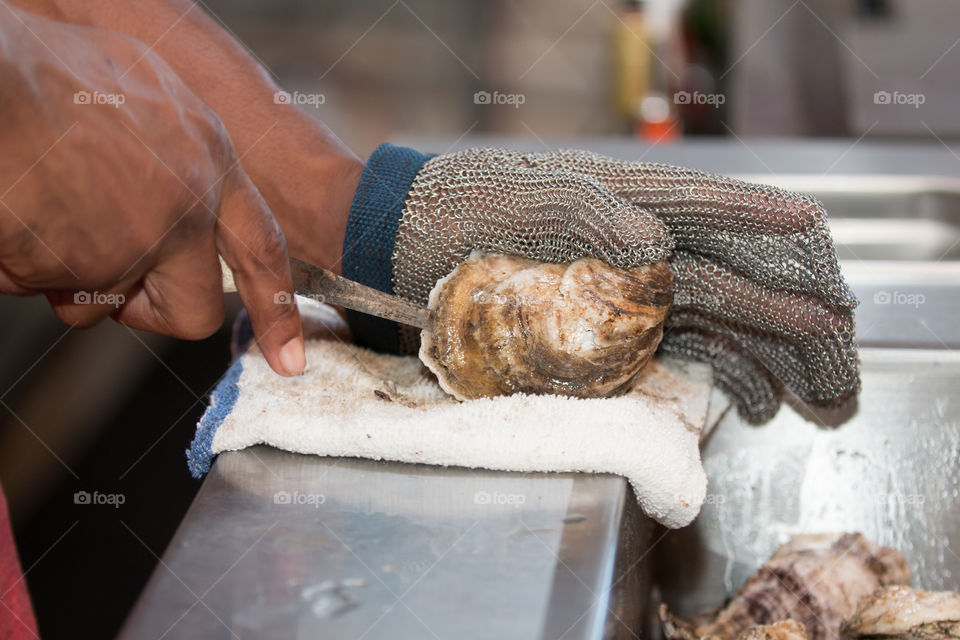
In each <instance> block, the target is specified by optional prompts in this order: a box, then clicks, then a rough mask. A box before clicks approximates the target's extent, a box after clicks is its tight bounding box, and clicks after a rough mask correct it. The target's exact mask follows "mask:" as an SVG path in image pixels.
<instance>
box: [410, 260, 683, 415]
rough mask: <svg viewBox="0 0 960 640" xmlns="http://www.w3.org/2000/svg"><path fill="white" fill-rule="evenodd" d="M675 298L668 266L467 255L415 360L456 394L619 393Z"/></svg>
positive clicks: (437, 293)
mask: <svg viewBox="0 0 960 640" xmlns="http://www.w3.org/2000/svg"><path fill="white" fill-rule="evenodd" d="M672 298H673V274H672V272H671V271H670V268H669V267H668V266H667V265H666V264H665V263H662V262H661V263H655V264H651V265H646V266H642V267H636V268H633V269H629V270H620V269H615V268H613V267H611V266H609V265H607V264H606V263H604V262H601V261H600V260H595V259H592V258H584V259H581V260H577V261H576V262H573V263H571V264H566V265H561V264H547V263H541V262H536V261H533V260H527V259H524V258H518V257H512V256H503V255H490V256H479V255H474V256H471V258H470V259H469V260H467V261H466V262H464V263H463V264H461V265H460V266H458V267H457V268H456V269H455V270H454V271H453V272H452V273H451V274H450V275H448V276H447V277H445V278H443V279H442V280H440V281H439V282H438V283H437V285H436V286H435V287H434V289H433V291H432V292H431V293H430V302H429V307H430V309H431V310H433V311H434V313H435V315H436V321H435V324H434V330H433V331H432V332H426V331H425V332H424V333H423V334H422V336H421V346H420V359H421V360H422V361H423V362H424V364H426V365H427V367H428V368H429V369H430V370H431V371H433V373H435V374H436V376H437V379H438V380H439V382H440V386H441V387H443V389H444V390H445V391H447V392H448V393H450V394H452V395H453V396H455V397H456V398H457V399H459V400H467V399H470V398H480V397H486V396H499V395H509V394H512V393H517V392H523V393H531V394H540V393H554V394H561V395H568V396H578V397H605V396H612V395H617V394H620V393H624V392H626V391H628V390H629V389H630V386H631V384H632V382H633V381H634V378H636V376H637V374H638V373H639V372H640V371H641V370H642V369H643V367H644V365H646V364H647V362H648V361H649V360H650V358H651V356H653V353H654V351H656V349H657V345H659V344H660V338H661V337H662V336H663V320H664V318H665V317H666V315H667V310H668V309H669V306H670V302H671V300H672Z"/></svg>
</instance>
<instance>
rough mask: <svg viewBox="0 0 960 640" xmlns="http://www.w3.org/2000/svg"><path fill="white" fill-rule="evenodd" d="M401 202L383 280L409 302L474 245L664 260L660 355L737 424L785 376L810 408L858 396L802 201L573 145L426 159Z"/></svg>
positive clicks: (836, 286)
mask: <svg viewBox="0 0 960 640" xmlns="http://www.w3.org/2000/svg"><path fill="white" fill-rule="evenodd" d="M369 168H370V167H369V165H368V169H369ZM375 174H376V169H374V171H373V172H372V175H375ZM361 183H362V184H363V181H361ZM401 190H402V189H401ZM402 201H403V205H402V211H401V212H400V216H399V220H397V221H396V227H395V229H396V232H395V238H394V246H393V251H392V282H391V285H392V292H393V293H395V294H397V295H400V296H402V297H404V298H407V299H409V300H412V301H415V302H418V303H421V304H423V303H425V302H426V300H427V296H428V294H429V292H430V290H431V289H432V288H433V286H434V284H435V283H436V281H437V280H438V279H440V278H441V277H443V276H445V275H446V274H448V273H449V272H450V271H452V270H453V269H454V268H455V267H456V266H457V265H458V264H459V263H460V262H462V261H463V260H464V259H465V258H466V256H467V255H468V254H469V253H470V251H471V250H473V249H480V250H484V251H491V252H498V253H506V254H515V255H522V256H524V257H528V258H533V259H537V260H544V261H550V262H570V261H573V260H576V259H578V258H582V257H585V256H592V257H595V258H599V259H601V260H604V261H606V262H608V263H610V264H612V265H615V266H618V267H624V268H626V267H631V266H636V265H639V264H645V263H649V262H652V261H656V260H664V259H669V261H670V264H671V266H672V268H673V270H674V273H675V276H676V281H675V290H676V294H675V298H674V305H673V307H672V309H671V312H670V315H669V316H668V318H667V321H666V331H665V335H664V340H663V342H662V343H661V349H662V350H663V351H664V352H667V353H671V354H676V355H680V356H682V357H686V358H693V359H697V360H703V361H706V362H709V363H710V364H712V365H713V367H714V369H715V371H716V376H717V382H718V384H719V385H720V386H721V387H722V388H724V389H725V390H726V391H727V392H729V393H730V394H731V395H733V396H734V397H735V398H736V400H737V402H738V406H739V409H740V412H741V414H742V415H743V416H744V417H745V418H747V419H748V420H750V421H751V422H762V421H764V420H767V419H769V418H770V417H772V416H773V415H774V414H775V413H776V411H777V408H778V407H779V404H780V400H781V397H782V393H783V391H782V389H783V386H784V385H785V386H786V387H787V388H788V389H789V390H790V391H792V392H793V393H794V394H796V395H797V396H798V397H799V398H800V399H802V400H803V401H806V402H809V403H811V404H814V405H819V406H822V405H832V404H836V403H839V402H841V401H843V400H845V399H847V398H849V397H850V396H851V395H853V394H854V393H856V392H857V390H858V389H859V361H858V358H857V353H856V347H855V344H854V325H853V309H854V307H855V306H856V300H855V298H854V296H853V295H852V293H851V292H850V290H849V288H848V287H847V286H846V284H845V283H844V281H843V279H842V277H841V276H840V271H839V265H838V263H837V257H836V252H835V250H834V248H833V244H832V241H831V239H830V234H829V230H828V227H827V221H826V212H825V211H824V209H823V207H822V206H821V205H820V204H819V202H817V201H816V200H814V199H812V198H810V197H808V196H803V195H800V194H794V193H790V192H786V191H783V190H780V189H777V188H773V187H766V186H758V185H750V184H746V183H743V182H739V181H736V180H730V179H727V178H721V177H718V176H714V175H710V174H707V173H703V172H700V171H693V170H689V169H682V168H677V167H669V166H665V165H660V164H653V163H627V162H620V161H616V160H613V159H610V158H606V157H603V156H599V155H596V154H593V153H588V152H583V151H559V152H553V153H538V154H527V153H518V152H511V151H503V150H495V149H472V150H468V151H463V152H459V153H453V154H448V155H443V156H438V157H435V158H432V159H429V160H427V159H426V158H425V157H424V159H423V161H422V162H421V164H420V165H419V166H418V169H417V171H416V172H415V175H414V177H413V179H412V182H411V183H410V185H409V189H408V191H407V193H405V194H404V195H403V196H402ZM355 208H356V200H355ZM352 217H353V216H352ZM352 222H353V221H352V220H351V223H352ZM350 237H351V233H350V231H349V229H348V240H349V239H350ZM346 251H347V247H346V245H345V268H344V273H345V274H347V275H350V274H349V272H348V271H349V270H348V269H347V258H346ZM401 335H402V334H401ZM407 335H408V337H411V336H415V334H407ZM415 346H416V341H415V340H408V341H407V343H406V347H407V349H410V348H411V347H415Z"/></svg>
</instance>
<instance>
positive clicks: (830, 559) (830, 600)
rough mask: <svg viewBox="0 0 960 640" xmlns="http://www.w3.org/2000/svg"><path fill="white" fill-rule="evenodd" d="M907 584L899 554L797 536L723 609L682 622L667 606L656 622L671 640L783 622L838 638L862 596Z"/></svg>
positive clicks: (725, 636)
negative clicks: (785, 620)
mask: <svg viewBox="0 0 960 640" xmlns="http://www.w3.org/2000/svg"><path fill="white" fill-rule="evenodd" d="M909 581H910V570H909V568H908V567H907V561H906V559H905V558H904V557H903V555H902V554H900V552H898V551H896V550H895V549H890V548H888V547H881V546H878V545H875V544H873V543H871V542H870V541H868V540H867V539H866V538H864V537H863V535H862V534H859V533H845V534H813V535H799V536H794V537H793V538H791V539H790V541H789V542H787V543H786V544H784V545H782V546H781V547H780V548H779V549H777V551H776V552H775V553H774V554H773V556H771V557H770V560H768V561H767V563H766V564H765V565H763V567H761V568H760V569H759V570H758V571H757V572H756V573H754V574H753V575H752V576H750V577H749V578H747V581H746V582H745V583H744V584H743V586H742V587H740V589H739V590H738V591H737V595H736V596H735V597H734V598H733V599H732V600H731V601H730V603H729V604H727V605H726V606H725V607H723V608H719V609H715V610H713V611H709V612H706V613H702V614H699V615H697V616H695V617H694V618H693V619H691V620H690V621H688V622H685V621H682V620H679V619H677V618H675V617H673V616H672V615H670V613H669V612H668V611H667V609H666V607H665V606H664V607H661V609H660V617H661V620H662V622H663V627H664V633H665V635H666V636H667V638H669V639H670V640H700V639H702V638H714V639H717V640H735V639H736V638H738V637H739V636H740V635H741V634H742V633H744V632H745V631H746V630H747V629H749V628H750V627H752V626H755V625H769V624H772V623H774V622H777V621H780V620H784V619H792V620H796V621H797V622H800V623H801V624H803V626H804V627H805V628H806V631H807V635H808V636H809V637H810V639H811V640H836V639H837V638H839V637H840V625H841V623H842V621H843V620H844V619H845V618H847V617H849V616H850V615H852V614H853V612H854V611H855V609H856V606H857V603H858V602H859V601H860V599H861V598H862V597H864V596H867V595H869V594H871V593H873V592H874V591H876V590H877V589H878V588H880V587H882V586H886V585H893V584H907V583H909Z"/></svg>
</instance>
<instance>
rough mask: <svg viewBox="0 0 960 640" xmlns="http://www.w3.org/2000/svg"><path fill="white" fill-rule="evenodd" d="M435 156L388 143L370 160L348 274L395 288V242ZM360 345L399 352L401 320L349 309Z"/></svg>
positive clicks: (348, 240)
mask: <svg viewBox="0 0 960 640" xmlns="http://www.w3.org/2000/svg"><path fill="white" fill-rule="evenodd" d="M431 157H432V156H429V155H427V154H424V153H420V152H419V151H416V150H414V149H409V148H407V147H398V146H397V145H393V144H390V143H384V144H382V145H380V146H379V147H377V149H376V151H374V152H373V154H372V155H371V156H370V159H369V160H367V166H366V168H364V170H363V174H362V175H361V176H360V184H359V185H358V186H357V192H356V194H355V195H354V196H353V204H352V205H351V206H350V217H349V218H348V220H347V233H346V236H345V237H344V241H343V275H344V277H346V278H349V279H351V280H355V281H357V282H359V283H361V284H365V285H367V286H369V287H373V288H374V289H379V290H380V291H385V292H387V293H390V294H392V293H393V247H394V242H395V241H396V237H397V226H398V225H399V224H400V216H401V215H402V214H403V208H404V204H405V202H406V199H407V194H408V193H409V192H410V185H411V184H413V180H414V178H416V176H417V173H418V172H419V171H420V168H421V167H423V165H424V163H425V162H426V161H427V160H429V159H430V158H431ZM347 323H348V324H349V325H350V331H351V333H352V334H353V340H354V342H355V343H357V344H358V345H361V346H364V347H368V348H370V349H375V350H377V351H385V352H388V353H398V352H399V351H400V341H399V334H398V326H397V323H395V322H391V321H390V320H383V319H381V318H376V317H374V316H369V315H366V314H363V313H357V312H355V311H347Z"/></svg>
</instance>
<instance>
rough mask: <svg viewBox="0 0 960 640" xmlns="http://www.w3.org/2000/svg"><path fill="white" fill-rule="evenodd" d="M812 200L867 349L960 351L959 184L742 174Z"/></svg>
mask: <svg viewBox="0 0 960 640" xmlns="http://www.w3.org/2000/svg"><path fill="white" fill-rule="evenodd" d="M740 177H742V178H743V179H745V180H749V181H751V182H760V183H766V184H774V185H777V186H781V187H783V188H785V189H791V190H794V191H800V192H803V193H809V194H811V195H813V196H815V197H817V198H819V199H820V200H821V201H822V202H823V204H824V206H825V207H826V209H827V212H828V213H829V214H830V227H831V230H832V232H833V235H834V239H835V240H836V244H837V253H838V255H839V256H840V261H841V267H842V269H843V271H844V275H845V276H846V278H847V280H848V282H850V285H851V286H852V287H853V290H854V292H855V293H856V294H857V296H858V297H859V298H860V302H861V304H860V307H859V309H858V310H857V338H858V340H859V341H860V344H861V345H863V346H867V347H905V348H922V349H955V348H960V322H957V320H956V319H957V318H958V317H960V180H958V179H955V178H929V177H920V176H879V175H866V176H858V175H850V176H837V175H830V176H823V175H820V176H817V175H781V176H771V175H755V174H751V175H742V176H740Z"/></svg>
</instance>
